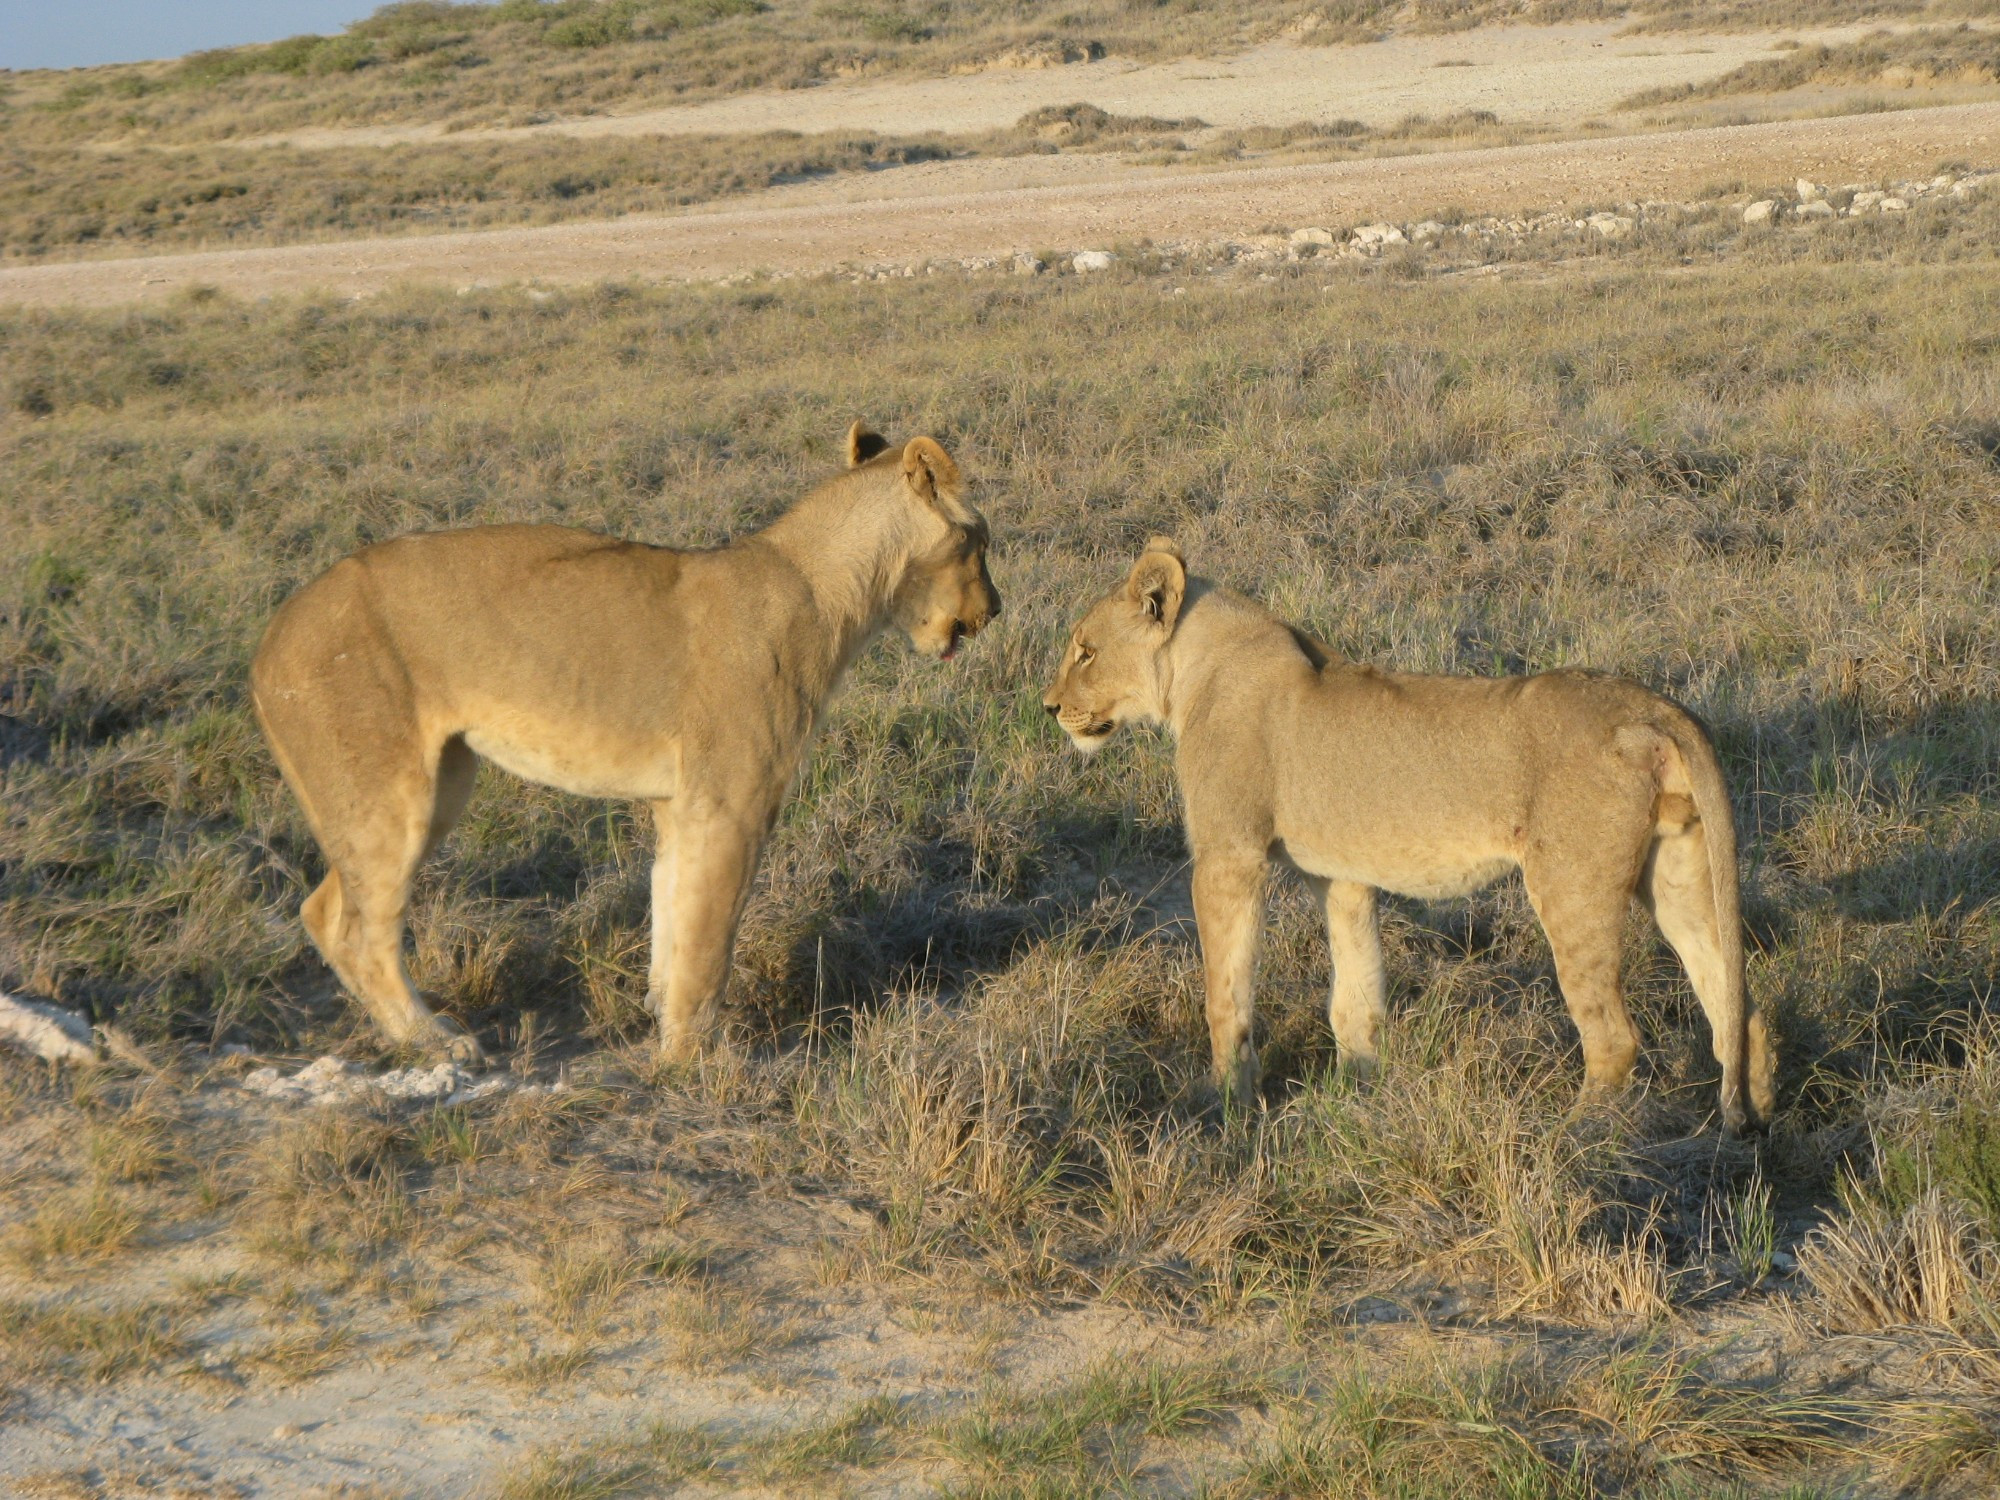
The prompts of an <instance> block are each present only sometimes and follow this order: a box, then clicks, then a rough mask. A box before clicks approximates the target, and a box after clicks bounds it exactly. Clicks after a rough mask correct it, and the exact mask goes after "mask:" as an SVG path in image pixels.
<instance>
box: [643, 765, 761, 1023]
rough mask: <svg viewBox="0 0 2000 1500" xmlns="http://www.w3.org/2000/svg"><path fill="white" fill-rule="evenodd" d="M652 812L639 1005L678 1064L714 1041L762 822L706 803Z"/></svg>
mask: <svg viewBox="0 0 2000 1500" xmlns="http://www.w3.org/2000/svg"><path fill="white" fill-rule="evenodd" d="M653 811H654V819H655V822H656V823H657V824H658V826H659V847H658V849H657V851H656V852H655V855H654V859H653V961H652V967H651V970H650V972H649V975H648V985H647V994H646V1003H647V1006H648V1008H649V1009H651V1010H652V1011H653V1012H654V1014H656V1015H657V1016H658V1017H659V1018H660V1052H661V1055H662V1056H664V1057H668V1058H671V1059H675V1060H681V1059H688V1058H694V1057H698V1056H700V1055H701V1053H702V1052H704V1051H705V1050H707V1048H708V1046H709V1044H710V1042H711V1041H713V1039H714V1036H715V1032H716V1028H717V1025H718V1023H719V1020H720V1017H721V1011H722V994H723V991H724V989H725V988H727V986H728V983H729V964H730V959H731V957H732V955H733V954H734V952H735V948H736V927H737V924H738V923H739V922H740V921H741V920H742V918H743V906H744V903H745V901H747V900H748V899H749V895H750V882H751V879H752V878H753V877H754V876H755V875H756V873H757V857H758V855H759V854H760V853H761V852H762V849H763V844H764V835H765V832H766V830H767V829H768V827H769V819H768V818H761V817H760V818H755V819H745V818H743V817H741V816H740V815H733V814H732V813H730V812H729V811H726V810H724V809H722V808H718V807H716V806H714V805H712V804H711V805H708V806H701V805H695V806H686V805H676V804H673V803H664V802H663V803H656V804H655V805H654V809H653Z"/></svg>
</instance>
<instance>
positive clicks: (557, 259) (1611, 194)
mask: <svg viewBox="0 0 2000 1500" xmlns="http://www.w3.org/2000/svg"><path fill="white" fill-rule="evenodd" d="M1451 71H1458V70H1451ZM1996 157H2000V104H1995V103H1983V104H1967V105H1954V106H1949V107H1945V108H1937V109H1921V110H1908V111H1904V112H1900V113H1893V114H1877V115H1863V116H1853V117H1848V118H1841V119H1824V120H1786V121H1778V122H1773V123H1766V124H1757V125H1742V126H1727V127H1720V128H1715V129H1707V130H1689V131H1669V132H1662V133H1659V134H1654V135H1644V136H1625V137H1617V138H1613V139H1602V140H1578V141H1559V142H1548V143H1543V144H1537V145H1528V146H1508V147H1500V148H1494V149H1488V150H1479V151H1460V152H1443V153H1437V154H1432V155H1425V156H1408V157H1387V158H1372V159H1366V160H1359V161H1347V162H1335V163H1325V164H1313V165H1307V166H1286V167H1264V168H1248V169H1239V170H1231V171H1215V172H1187V171H1180V172H1176V171H1172V170H1169V169H1154V170H1149V171H1142V172H1131V171H1126V172H1123V173H1120V172H1118V170H1117V169H1116V168H1115V167H1111V166H1108V165H1105V164H1101V163H1095V164H1094V163H1091V162H1088V161H1084V162H1083V163H1082V164H1081V166H1080V167H1079V166H1077V165H1073V164H1072V159H1067V158H1060V157H1058V158H1034V159H1030V160H1029V161H1027V162H1022V161H977V160H975V161H966V162H940V163H932V164H928V165H924V166H918V167H909V168H904V169H900V170H897V171H895V172H885V173H878V174H869V175H867V176H865V177H861V178H847V179H836V180H833V181H830V182H822V183H811V184H801V185H798V186H796V187H790V188H784V189H779V190H776V191H774V192H772V193H770V194H766V195H763V196H761V197H760V198H758V199H757V200H754V201H753V202H751V203H750V204H748V205H744V204H742V203H741V202H740V201H739V202H738V203H737V204H734V205H732V206H730V207H727V208H715V209H700V210H691V211H689V212H687V213H682V214H671V215H657V216H633V217H629V218H624V219H618V220H613V221H610V222H603V223H581V224H562V225H553V226H549V227H546V228H537V229H506V230H490V231H482V232H478V233H470V234H443V235H434V236H426V237H410V238H393V239H376V240H360V241H349V242H345V243H334V244H318V245H290V246H283V247H279V248H275V249H260V250H221V251H205V252H198V253H195V254H189V255H172V256H144V257H135V258H132V259H124V260H98V261H87V262H73V263H64V264H54V265H38V266H31V267H20V268H9V269H6V270H0V301H7V302H17V303H30V304H37V305H43V306H53V305H62V304H76V303H80V304H88V305H107V304H113V303H120V302H131V301H139V302H152V301H160V300H164V299H166V298H169V297H172V296H173V295H175V294H176V293H178V292H181V291H182V290H184V289H186V288H188V287H192V286H198V285H209V286H215V287H219V288H222V289H223V290H225V291H228V292H230V293H232V294H234V295H237V296H244V297H261V296H274V295H281V294H286V293H295V292H302V291H306V290H309V289H313V288H326V289H334V290H338V291H341V292H345V293H348V294H357V293H370V292H377V291H380V290H382V289H384V288H386V287H390V286H393V285H395V284H397V283H399V282H403V281H409V280H447V281H457V282H459V283H460V284H470V283H474V282H479V283H504V282H516V281H546V282H553V283H561V282H592V281H598V280H602V279H605V278H612V277H644V278H670V279H698V278H708V277H722V276H727V275H731V274H734V273H739V272H750V271H770V272H778V273H787V274H806V273H811V272H816V271H822V270H827V269H831V268H834V267H838V266H842V265H851V264H862V265H907V264H918V263H922V262H926V261H932V260H950V259H955V258H963V257H977V256H997V255H1006V254H1009V253H1012V252H1014V251H1018V250H1036V249H1043V248H1056V249H1077V248H1085V247H1109V246H1113V245H1116V244H1118V243H1120V242H1130V241H1135V240H1141V239H1150V240H1152V241H1155V242H1194V243H1206V242H1211V241H1214V240H1218V239H1226V238H1229V237H1231V236H1243V235H1248V234H1253V233H1256V232H1258V231H1259V230H1262V229H1264V228H1267V227H1269V226H1300V225H1321V226H1328V227H1336V226H1343V225H1352V224H1356V223H1364V222H1368V221H1370V220H1373V219H1408V218H1410V217H1413V216H1419V215H1423V214H1427V213H1435V212H1438V211H1441V210H1445V209H1457V210H1460V211H1463V212H1466V213H1493V212H1513V211H1519V210H1522V209H1527V208H1538V207H1555V206H1580V205H1584V204H1605V203H1619V202H1624V201H1628V200H1633V199H1642V198H1679V197H1685V196H1689V195H1693V194H1699V193H1702V192H1704V191H1706V190H1710V189H1712V188H1714V187H1715V186H1717V185H1718V184H1724V183H1729V182H1732V181H1736V180H1741V181H1744V182H1747V183H1758V182H1771V183H1777V182H1789V181H1790V180H1791V179H1792V178H1793V177H1795V176H1801V175H1803V176H1807V177H1811V178H1814V179H1815V180H1819V181H1827V182H1836V183H1838V182H1851V181H1873V180H1877V179H1881V178H1885V177H1893V176H1895V175H1897V174H1907V173H1920V174H1923V175H1928V174H1929V173H1930V172H1932V171H1933V170H1935V168H1936V166H1937V164H1938V163H1939V162H1940V161H1945V160H1952V159H1963V160H1965V161H1969V162H1975V163H1978V162H1989V161H1992V160H1994V159H1995V158H1996ZM1037 173H1050V174H1052V175H1054V176H1055V177H1056V179H1057V180H1054V181H1049V180H1037V176H1036V174H1037ZM1064 174H1075V175H1073V176H1070V177H1069V178H1068V180H1063V175H1064ZM911 198H919V199H921V200H922V201H923V211H922V212H914V213H913V212H911V211H910V210H909V209H908V207H907V206H906V205H907V200H909V199H911Z"/></svg>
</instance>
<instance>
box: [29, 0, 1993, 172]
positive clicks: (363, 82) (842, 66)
mask: <svg viewBox="0 0 2000 1500" xmlns="http://www.w3.org/2000/svg"><path fill="white" fill-rule="evenodd" d="M1994 10H1995V4H1994V0H1746V3H1740V4H1737V3H1724V4H1706V3H1703V4H1695V3H1684V0H1640V3H1637V4H1622V3H1615V0H1527V3H1518V0H1414V3H1405V0H1324V3H1319V4H1300V3H1292V4H1281V5H1266V4H1257V3H1254V0H1224V3H1220V4H1212V3H1205V0H1204V3H1195V0H1165V3H1157V4H1155V3H1131V0H1076V3H1061V4H1057V3H1051V0H1031V3H1028V4H999V3H994V0H971V3H954V4H945V3H933V4H923V3H909V0H881V3H875V4H870V3H867V0H857V3H852V4H848V3H835V4H828V3H823V0H557V3H538V0H506V3H502V4H499V5H452V4H441V3H425V0H416V3H409V4H401V5H389V6H385V7H383V8H382V9H381V10H378V11H377V12H376V13H375V14H374V15H373V16H371V17H370V18H369V19H367V20H365V21H359V22H356V23H355V24H353V25H352V26H350V27H348V28H347V30H346V31H345V32H343V33H342V34H341V35H339V36H336V37H317V36H302V37H295V38H293V39H291V40H290V41H284V42H275V43H272V44H269V45H267V46H250V47H235V48H228V49H224V50H221V51H215V52H201V53H195V54H193V55H191V56H189V57H185V58H181V59H179V60H176V61H171V62H158V63H139V64H131V65H125V66H114V67H104V68H92V69H88V70H82V71H78V72H73V73H61V72H36V73H23V74H18V75H14V76H13V77H11V78H9V79H6V80H4V82H5V84H6V86H7V87H6V95H5V103H6V105H7V106H9V107H10V108H11V109H12V110H15V111H25V110H26V109H36V110H42V111H46V112H47V113H48V115H49V116H50V118H46V119H40V120H36V121H34V122H32V124H31V125H30V127H29V129H28V135H29V136H30V138H31V139H33V140H35V141H38V142H43V143H48V142H58V143H59V142H62V141H67V140H73V139H75V138H76V137H78V136H79V135H90V136H99V137H105V136H121V137H129V136H135V135H136V136H139V137H142V138H147V139H154V140H160V141H176V140H180V141H184V140H188V139H195V140H200V139H211V138H214V137H216V136H218V135H222V136H230V135H258V134H262V133H265V132H268V131H273V130H285V129H292V128H296V127H298V126H300V125H307V124H338V123H347V122H362V123H380V122H383V121H387V120H445V121H451V122H454V123H456V124H459V125H461V126H473V125H494V124H509V123H513V124H520V123H529V122H532V121H535V120H539V119H546V118H548V117H549V116H550V115H551V114H576V113H584V112H590V111H597V110H604V109H608V108H613V107H626V106H630V105H632V104H633V103H635V102H637V101H641V100H644V101H651V102H654V103H661V102H668V101H672V100H676V99H696V98H704V97H712V96H714V95H717V94H725V93H733V92H737V91H740V90H744V89H752V88H770V87H777V88H784V87H798V86H802V85H809V84H812V83H816V82H821V81H824V80H827V79H831V78H840V77H853V76H856V75H858V74H863V73H886V72H898V71H901V72H910V73H929V74H939V73H948V72H951V71H953V70H955V69H966V68H979V67H989V66H1037V65H1044V66H1049V65H1060V64H1061V63H1062V62H1063V61H1065V60H1076V59H1081V58H1084V57H1090V56H1104V55H1115V56H1119V57H1129V58H1135V59H1151V58H1171V57H1213V56H1218V55H1221V54H1225V53H1227V52H1229V51H1231V50H1233V49H1235V48H1237V47H1240V46H1244V45H1248V44H1251V43H1255V42H1259V41H1268V40H1271V39H1273V38H1275V37H1286V38H1290V39H1293V40H1297V41H1302V42H1308V43H1312V42H1324V43H1335V42H1347V43H1358V42H1366V41H1368V40H1371V39H1373V38H1375V37H1378V36H1380V35H1382V34H1384V33H1385V32H1387V31H1389V30H1390V29H1392V28H1393V27H1397V26H1403V27H1410V28H1414V29H1418V30H1456V29H1463V28H1470V27H1474V26H1478V25H1481V24H1484V23H1491V22H1496V21H1513V22H1524V21H1525V22H1551V23H1552V22H1559V21H1582V20H1603V19H1609V18H1616V17H1621V16H1622V17H1627V18H1629V20H1630V22H1631V24H1632V25H1633V26H1634V27H1636V28H1639V29H1662V30H1667V29H1706V30H1714V29H1717V28H1722V29H1728V28H1753V29H1770V28H1776V27H1786V26H1816V25H1827V24H1833V23H1839V22H1848V21H1858V20H1870V19H1876V18H1880V19H1884V20H1899V21H1910V20H1923V21H1950V20H1959V19H1964V18H1978V17H1988V16H1991V15H1993V14H1994ZM19 123H20V122H19V121H18V119H17V120H15V121H10V128H12V127H13V126H15V125H18V124H19Z"/></svg>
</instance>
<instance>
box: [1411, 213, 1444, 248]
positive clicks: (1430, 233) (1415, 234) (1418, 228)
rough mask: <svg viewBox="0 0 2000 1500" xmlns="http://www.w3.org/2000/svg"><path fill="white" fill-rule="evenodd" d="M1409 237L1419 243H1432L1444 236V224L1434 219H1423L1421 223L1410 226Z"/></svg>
mask: <svg viewBox="0 0 2000 1500" xmlns="http://www.w3.org/2000/svg"><path fill="white" fill-rule="evenodd" d="M1410 238H1411V239H1413V240H1415V241H1416V242H1417V243H1418V244H1419V245H1434V244H1436V243H1437V242H1438V241H1439V240H1441V239H1443V238H1444V225H1442V224H1440V223H1438V221H1437V220H1436V219H1425V220H1424V221H1423V222H1422V223H1421V224H1412V225H1411V226H1410Z"/></svg>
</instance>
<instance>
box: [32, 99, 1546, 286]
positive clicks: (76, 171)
mask: <svg viewBox="0 0 2000 1500" xmlns="http://www.w3.org/2000/svg"><path fill="white" fill-rule="evenodd" d="M1553 133H1554V128H1553V127H1525V126H1515V125H1509V124H1506V123H1504V122H1502V121H1501V120H1500V119H1499V118H1498V117H1497V116H1495V115H1494V114H1493V113H1491V112H1490V111H1487V110H1463V111H1460V112H1458V113H1455V114H1451V115H1446V116H1441V117H1431V116H1427V115H1411V116H1408V117H1407V118H1405V119H1403V120H1401V121H1399V122H1397V123H1396V124H1394V125H1389V126H1383V127H1379V128H1377V127H1370V126H1367V125H1363V124H1361V123H1360V122H1359V121H1355V120H1335V121H1331V122H1321V123H1311V124H1297V125H1288V126H1269V127H1259V128H1255V129H1241V130H1211V129H1207V128H1205V127H1204V126H1203V125H1202V122H1201V121H1199V120H1165V119H1155V118H1152V117H1149V116H1129V115H1112V114H1107V113H1106V112H1105V111H1103V110H1101V109H1098V108H1096V107H1095V106H1093V105H1089V104H1068V105H1060V106H1051V107H1048V108H1043V109H1037V110H1032V111H1030V112H1029V113H1027V114H1025V115H1023V116H1022V117H1021V119H1020V120H1019V121H1018V122H1016V124H1015V125H1014V126H1012V127H1011V128H1009V129H1006V130H995V131H987V132H982V133H977V134H969V135H926V136H922V137H907V138H897V137H884V136H878V135H874V134H870V133H868V132H865V131H857V132H847V133H841V134H831V135H817V136H804V135H799V134H797V133H796V132H789V131H777V132H771V133H768V134H761V135H732V136H653V137H645V138H634V139H588V138H585V139H576V138H570V137H557V138H539V139H524V140H511V141H504V142H495V141H459V142H443V143H437V144H424V145H398V146H357V147H342V148H331V149H319V148H314V149H308V150H298V149H294V148H292V147H290V146H256V147H253V146H235V145H220V146H207V147H185V148H156V147H150V146H136V147H127V148H124V149H118V150H103V149H99V148H97V147H94V146H87V145H84V146H79V145H78V144H76V143H74V142H69V143H65V144H63V145H60V146H46V147H26V146H12V147H8V146H5V145H4V144H0V151H4V152H6V155H5V157H4V158H0V258H6V259H27V260H32V259H38V258H43V257H50V256H55V257H61V258H66V259H68V258H76V257H77V256H79V255H85V256H87V255H97V254H133V253H140V252H147V251H160V250H171V249H176V248H213V247H220V246H225V245H268V244H285V243H292V242H297V241H310V240H326V239H341V238H350V237H354V236H361V235H382V234H405V233H410V234H421V233H434V232H442V231H446V230H460V229H478V228H487V227H493V226H497V225H506V224H553V223H560V222H565V221H570V220H577V219H602V218H609V217H615V216H618V215H623V214H633V213H653V212H661V211H665V210H669V209H673V208H679V207H684V206H686V205H688V204H691V203H702V202H707V201H710V200H712V199H716V198H723V197H729V196H732V195H735V194H739V193H752V192H757V191H759V190H762V189H765V188H769V187H773V186H776V185H779V184H781V183H785V182H793V181H799V180H803V179H807V178H813V177H821V176H829V175H834V174H839V173H848V172H865V171H875V170H879V169H881V168H884V167H890V166H896V165H904V164H908V163H912V162H923V161H938V160H945V159H951V158H963V157H975V156H989V157H991V156H1022V155H1030V154H1054V153H1059V152H1100V153H1101V152H1118V153H1123V154H1125V155H1126V156H1128V157H1129V158H1130V159H1131V160H1132V161H1133V162H1135V163H1138V164H1144V165H1147V166H1185V167H1191V168H1202V167H1213V166H1215V165H1217V164H1218V163H1223V162H1244V161H1259V162H1283V161H1327V160H1338V159H1341V158H1347V157H1355V156H1379V155H1401V154H1406V153H1411V152H1420V151H1430V150H1441V149H1450V150H1465V149H1469V148H1472V147H1475V146H1494V145H1513V144H1519V143H1521V142H1524V141H1529V140H1535V139H1540V138H1543V137H1545V136H1548V135H1550V134H1553Z"/></svg>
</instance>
